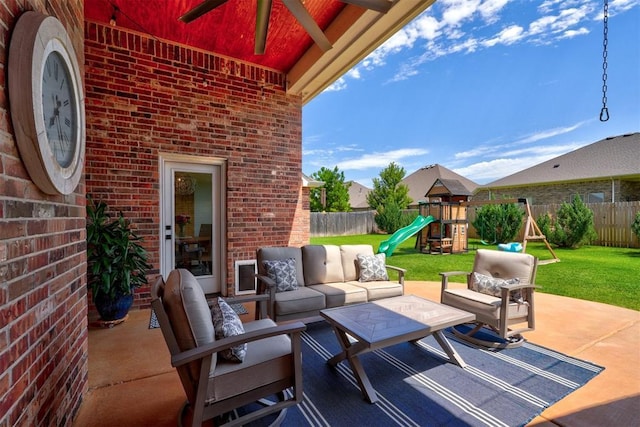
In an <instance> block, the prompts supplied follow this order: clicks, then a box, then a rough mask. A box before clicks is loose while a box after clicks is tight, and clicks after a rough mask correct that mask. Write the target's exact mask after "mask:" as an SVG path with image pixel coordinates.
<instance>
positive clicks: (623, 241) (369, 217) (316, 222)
mask: <svg viewBox="0 0 640 427" xmlns="http://www.w3.org/2000/svg"><path fill="white" fill-rule="evenodd" d="M560 206H561V205H560V204H553V205H531V213H532V215H533V218H534V219H535V220H537V219H538V217H539V216H540V215H542V214H544V213H547V212H549V213H550V214H551V215H555V214H556V212H557V211H558V209H560ZM586 206H587V207H588V208H589V209H591V210H592V211H593V223H594V226H595V229H596V233H598V239H597V240H596V241H595V242H593V243H592V244H594V245H598V246H615V247H621V248H640V241H639V240H638V238H637V237H636V235H635V234H633V232H632V231H631V224H632V223H633V221H634V219H635V217H636V214H637V213H638V212H640V201H635V202H616V203H586ZM477 209H480V207H478V208H477ZM475 211H476V208H474V207H470V208H469V209H468V220H469V237H471V238H480V237H481V236H480V235H479V234H478V233H477V232H476V230H475V229H474V227H473V226H472V225H471V223H472V222H473V220H474V219H475ZM374 216H375V211H358V212H331V213H321V212H312V213H311V236H312V237H321V236H347V235H352V234H369V233H376V232H377V231H378V230H377V227H376V223H375V221H374V219H373V218H374ZM523 233H524V227H523V228H522V229H521V230H520V235H519V236H518V237H516V240H518V241H522V238H523Z"/></svg>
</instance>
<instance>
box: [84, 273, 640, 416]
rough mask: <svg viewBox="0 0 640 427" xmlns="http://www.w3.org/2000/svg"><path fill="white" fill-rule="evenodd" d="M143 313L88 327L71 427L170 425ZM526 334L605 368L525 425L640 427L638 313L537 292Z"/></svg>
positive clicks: (157, 351)
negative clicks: (83, 383) (82, 382)
mask: <svg viewBox="0 0 640 427" xmlns="http://www.w3.org/2000/svg"><path fill="white" fill-rule="evenodd" d="M453 286H458V284H453ZM460 286H462V285H460ZM406 293H407V294H415V295H420V296H423V297H425V298H428V299H431V300H434V301H439V300H440V284H439V283H435V282H407V283H406ZM149 316H150V311H149V310H141V311H135V312H131V313H129V318H128V319H127V321H126V322H124V323H123V324H121V325H119V326H116V327H115V328H113V329H95V328H91V329H90V330H89V393H88V394H87V395H86V397H85V400H84V402H83V404H82V406H81V408H80V411H79V413H78V415H77V416H76V419H75V422H74V426H76V427H84V426H92V427H100V426H151V425H153V426H158V427H163V426H175V425H176V423H177V412H178V410H179V409H180V406H181V405H182V403H183V402H184V400H185V394H184V391H183V389H182V386H181V385H180V380H179V379H178V375H177V373H176V372H175V370H174V369H173V368H171V364H170V362H169V352H168V350H167V348H166V345H165V343H164V339H163V338H162V333H161V332H160V330H159V329H152V330H149V329H148V325H149ZM245 317H246V318H247V320H250V318H251V313H250V314H249V315H247V316H245ZM525 336H526V338H527V339H528V340H529V341H531V342H534V343H536V344H538V345H542V346H545V347H549V348H551V349H553V350H557V351H560V352H563V353H565V354H568V355H570V356H574V357H578V358H581V359H584V360H588V361H590V362H593V363H595V364H598V365H601V366H604V367H605V368H606V369H605V370H604V372H602V373H601V374H600V375H598V376H597V377H596V378H594V379H593V380H591V381H590V382H589V383H587V385H585V386H584V387H582V388H580V389H578V390H577V391H575V392H573V393H571V394H570V395H569V396H567V397H565V398H564V399H562V400H561V401H559V402H558V403H556V404H555V405H553V406H551V407H550V408H548V409H547V410H546V411H544V412H543V413H542V414H541V415H540V416H539V417H537V418H536V419H534V420H533V421H532V422H531V423H530V424H529V425H531V426H556V425H561V426H567V427H572V426H575V427H585V426H594V427H596V426H597V427H600V426H611V427H613V426H637V425H640V369H638V368H639V366H640V312H638V311H634V310H628V309H624V308H619V307H614V306H611V305H606V304H600V303H594V302H589V301H582V300H576V299H571V298H566V297H559V296H555V295H548V294H543V293H540V292H538V293H536V330H535V331H533V332H528V333H526V334H525Z"/></svg>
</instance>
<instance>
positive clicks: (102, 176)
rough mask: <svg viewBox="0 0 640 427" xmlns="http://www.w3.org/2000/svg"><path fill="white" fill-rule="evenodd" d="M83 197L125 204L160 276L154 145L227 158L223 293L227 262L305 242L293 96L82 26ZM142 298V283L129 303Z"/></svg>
mask: <svg viewBox="0 0 640 427" xmlns="http://www.w3.org/2000/svg"><path fill="white" fill-rule="evenodd" d="M85 55H86V74H85V78H86V99H87V101H86V111H87V122H88V123H87V162H86V182H87V193H89V194H91V195H92V196H93V197H94V198H95V199H99V200H104V201H106V202H107V203H108V204H109V205H110V206H111V207H112V209H113V210H114V211H119V210H121V211H123V213H124V215H125V216H126V217H127V218H128V219H130V220H131V221H132V222H133V223H134V224H135V225H136V227H137V228H138V230H137V231H138V234H140V235H141V236H142V237H143V238H144V239H145V242H144V245H145V246H146V247H147V249H148V250H149V252H150V255H151V259H150V261H151V263H152V264H153V265H154V266H155V269H154V271H152V272H150V276H155V275H157V273H158V272H159V269H160V266H159V242H160V240H159V235H158V230H159V220H160V206H159V200H160V184H159V153H160V152H162V153H180V154H186V155H191V156H198V157H204V156H207V157H217V158H224V159H226V201H225V203H226V218H227V224H226V227H227V230H226V232H227V233H226V242H227V247H226V251H227V257H226V260H227V262H226V264H227V265H226V269H227V272H228V273H227V283H226V285H227V289H228V291H229V293H232V292H233V271H234V270H233V262H234V261H235V260H241V259H253V258H255V251H256V249H257V248H258V247H259V246H263V245H289V244H303V243H306V242H308V239H309V228H308V224H309V206H308V202H306V201H304V198H305V197H308V191H307V192H306V193H305V190H301V183H302V178H301V166H302V165H301V162H302V146H301V145H302V144H301V141H302V129H301V126H302V124H301V120H302V101H301V98H300V97H294V96H289V95H287V94H286V93H285V91H284V86H285V75H283V74H281V73H276V72H274V71H270V70H267V69H261V68H258V67H255V66H253V65H250V64H245V63H240V62H236V61H233V60H230V59H227V58H222V57H218V56H215V55H211V54H208V53H206V52H201V51H198V50H194V49H190V48H187V47H184V46H177V45H172V44H169V43H165V42H162V41H158V40H155V39H153V38H151V37H148V36H146V35H144V34H137V33H130V32H125V31H122V30H120V29H117V28H112V27H108V26H102V25H98V24H95V23H91V22H87V23H86V25H85ZM148 305H149V289H148V288H143V289H140V290H139V291H138V292H137V293H136V299H135V301H134V306H136V307H147V306H148Z"/></svg>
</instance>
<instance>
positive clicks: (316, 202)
mask: <svg viewBox="0 0 640 427" xmlns="http://www.w3.org/2000/svg"><path fill="white" fill-rule="evenodd" d="M311 177H312V178H313V179H315V180H318V181H322V182H324V186H323V187H322V188H312V189H311V191H310V192H309V197H310V205H311V212H323V211H324V212H349V211H350V210H351V205H350V204H349V187H350V186H351V183H349V182H347V183H345V182H344V172H340V171H339V170H338V167H337V166H336V167H335V168H333V170H331V169H327V168H325V167H321V168H320V170H319V171H317V172H314V173H312V174H311ZM323 191H324V194H325V203H324V205H323V203H322V202H323V201H322V193H323Z"/></svg>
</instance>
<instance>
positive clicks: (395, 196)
mask: <svg viewBox="0 0 640 427" xmlns="http://www.w3.org/2000/svg"><path fill="white" fill-rule="evenodd" d="M404 175H405V170H404V168H403V167H401V166H398V165H396V164H395V163H394V162H391V163H390V164H389V166H387V167H386V168H385V169H384V170H382V171H381V172H380V178H373V190H371V192H370V193H369V194H367V203H368V204H369V206H370V207H371V209H375V210H377V211H379V209H378V207H380V206H384V205H386V204H388V203H391V202H394V203H395V204H396V205H397V206H398V208H399V209H406V208H407V206H409V204H410V203H411V202H413V200H412V199H411V197H409V187H407V186H406V185H404V184H401V181H402V179H403V178H404Z"/></svg>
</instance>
